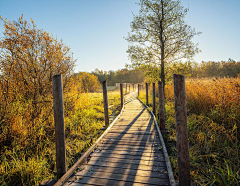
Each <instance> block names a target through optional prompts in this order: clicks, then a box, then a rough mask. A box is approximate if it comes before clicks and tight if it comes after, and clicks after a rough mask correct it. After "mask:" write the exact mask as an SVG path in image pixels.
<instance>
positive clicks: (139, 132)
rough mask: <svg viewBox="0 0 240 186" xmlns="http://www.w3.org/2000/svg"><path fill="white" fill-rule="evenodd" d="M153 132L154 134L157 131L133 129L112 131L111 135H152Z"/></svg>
mask: <svg viewBox="0 0 240 186" xmlns="http://www.w3.org/2000/svg"><path fill="white" fill-rule="evenodd" d="M152 131H153V132H154V131H155V129H154V128H152V129H149V130H141V129H137V128H135V129H132V130H128V129H125V130H123V131H120V130H119V129H112V130H111V131H110V133H121V134H124V133H130V134H132V133H134V134H141V133H147V134H151V132H152Z"/></svg>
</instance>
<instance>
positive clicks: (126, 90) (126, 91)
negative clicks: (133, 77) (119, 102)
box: [125, 83, 127, 94]
mask: <svg viewBox="0 0 240 186" xmlns="http://www.w3.org/2000/svg"><path fill="white" fill-rule="evenodd" d="M125 89H126V94H127V83H126V84H125Z"/></svg>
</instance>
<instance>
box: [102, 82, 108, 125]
mask: <svg viewBox="0 0 240 186" xmlns="http://www.w3.org/2000/svg"><path fill="white" fill-rule="evenodd" d="M102 86H103V103H104V115H105V127H108V125H109V114H108V97H107V82H106V80H105V81H103V82H102Z"/></svg>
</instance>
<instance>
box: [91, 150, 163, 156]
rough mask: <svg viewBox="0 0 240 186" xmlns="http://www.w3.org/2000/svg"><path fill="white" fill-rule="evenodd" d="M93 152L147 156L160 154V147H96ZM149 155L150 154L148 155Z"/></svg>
mask: <svg viewBox="0 0 240 186" xmlns="http://www.w3.org/2000/svg"><path fill="white" fill-rule="evenodd" d="M94 153H102V154H103V155H104V153H106V154H108V155H109V154H129V155H133V156H141V155H144V156H147V154H151V153H154V154H155V153H156V154H157V155H158V154H162V151H161V149H158V150H152V149H146V150H134V149H133V150H131V151H129V150H121V149H118V150H108V149H96V150H95V151H94ZM150 156H151V155H150Z"/></svg>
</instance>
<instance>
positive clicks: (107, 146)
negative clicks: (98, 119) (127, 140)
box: [98, 144, 162, 151]
mask: <svg viewBox="0 0 240 186" xmlns="http://www.w3.org/2000/svg"><path fill="white" fill-rule="evenodd" d="M98 148H100V149H109V150H117V149H122V150H131V151H133V150H152V149H153V150H155V151H157V150H159V149H161V148H162V146H161V145H159V146H154V147H153V146H145V147H144V146H139V147H138V146H129V145H122V144H117V145H116V144H99V146H98Z"/></svg>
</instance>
